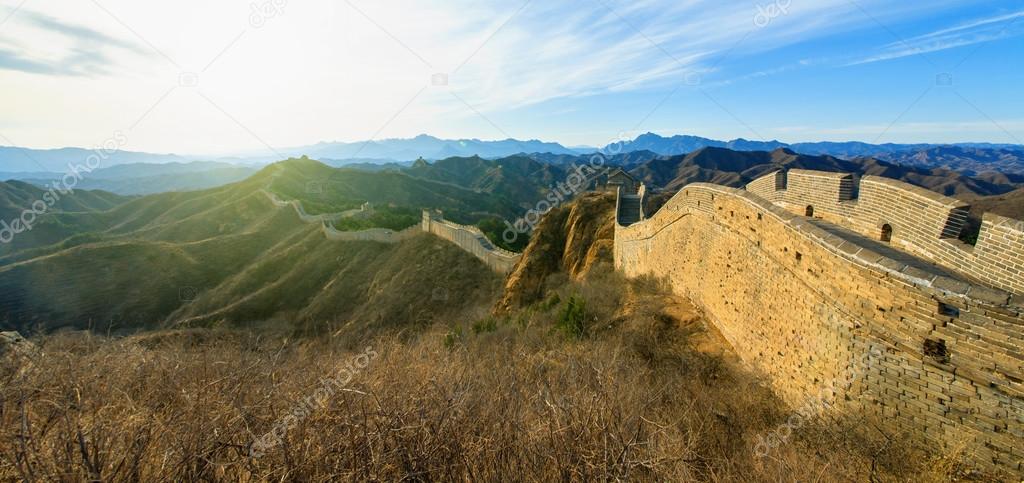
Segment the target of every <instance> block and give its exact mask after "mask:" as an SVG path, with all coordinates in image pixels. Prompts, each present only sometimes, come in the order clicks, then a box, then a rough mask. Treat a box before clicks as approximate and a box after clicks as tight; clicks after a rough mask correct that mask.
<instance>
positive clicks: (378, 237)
mask: <svg viewBox="0 0 1024 483" xmlns="http://www.w3.org/2000/svg"><path fill="white" fill-rule="evenodd" d="M323 232H324V236H326V237H327V239H328V240H335V241H374V242H379V243H398V242H400V241H403V240H408V239H409V238H412V237H413V236H416V234H418V233H422V232H423V230H422V229H421V228H420V226H419V225H413V226H410V227H409V228H406V229H404V230H400V231H394V230H389V229H387V228H370V229H368V230H359V231H340V230H337V229H335V228H334V227H333V226H330V225H329V224H327V223H326V222H325V223H323Z"/></svg>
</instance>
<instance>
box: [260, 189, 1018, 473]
mask: <svg viewBox="0 0 1024 483" xmlns="http://www.w3.org/2000/svg"><path fill="white" fill-rule="evenodd" d="M267 195H268V196H269V197H270V198H271V200H272V201H273V202H274V204H275V205H277V206H279V207H284V206H287V205H291V206H293V208H294V209H295V211H296V213H297V214H298V215H299V217H300V218H301V219H302V220H303V221H305V222H307V223H321V225H322V226H323V230H324V234H325V235H326V236H327V237H328V238H330V239H333V240H341V241H356V240H369V241H377V242H383V243H395V242H398V241H401V240H404V239H407V238H409V237H411V236H414V235H415V234H417V233H421V232H428V233H432V234H434V235H436V236H439V237H441V238H443V239H445V240H448V241H451V242H452V243H454V244H456V245H457V246H459V247H460V248H462V249H463V250H465V251H467V252H469V253H472V254H473V255H475V256H476V257H477V258H479V259H481V260H482V261H484V263H485V264H487V265H488V266H489V267H491V268H492V269H493V270H495V271H497V272H499V273H509V272H511V271H512V269H513V268H514V267H515V265H516V263H517V262H518V260H519V258H520V255H519V254H515V253H511V252H508V251H505V250H501V249H500V248H497V247H495V246H494V245H493V244H491V243H490V241H488V240H487V238H486V237H485V236H484V235H483V233H481V232H480V230H479V229H477V228H476V227H471V226H463V225H458V224H455V223H452V222H450V221H446V220H444V219H443V217H442V216H441V214H440V213H438V212H430V211H426V210H424V212H423V220H422V222H421V223H420V224H419V226H413V227H410V228H407V229H405V230H402V231H398V232H395V231H392V230H385V229H373V230H364V231H359V232H341V231H337V230H335V229H334V228H333V227H331V226H330V223H331V221H333V220H337V219H340V218H343V217H345V216H355V215H356V214H357V213H356V211H358V210H351V211H349V212H344V213H339V214H330V215H316V216H314V215H308V214H306V213H305V211H304V210H303V209H302V206H301V204H299V203H298V202H283V201H281V200H279V199H277V198H276V197H275V196H273V195H272V194H270V193H269V192H267ZM645 196H646V188H645V187H643V186H642V185H641V186H640V187H639V191H638V192H637V193H635V194H631V193H625V192H623V191H622V190H621V189H620V190H619V193H618V199H617V202H616V228H615V250H614V257H615V266H616V268H617V269H618V270H620V271H622V272H624V273H625V274H626V275H627V276H630V277H635V276H640V275H654V276H656V277H659V278H663V279H667V280H668V281H669V282H670V283H671V285H672V288H673V291H674V292H675V293H676V294H677V295H679V296H681V297H686V298H687V299H689V300H690V301H692V302H693V303H695V304H696V305H698V306H699V307H701V308H702V310H703V311H704V313H705V315H706V316H707V318H708V319H709V321H711V322H712V323H713V324H714V325H715V328H716V329H717V330H718V331H719V332H721V333H722V334H723V336H724V337H725V338H726V339H727V340H728V341H729V343H730V344H731V345H732V347H733V349H734V350H735V352H736V353H737V354H738V355H739V356H740V358H741V359H742V360H743V361H744V362H745V364H747V365H748V366H749V367H750V368H752V369H754V370H755V371H758V372H760V373H763V374H764V375H765V376H766V378H767V380H769V381H771V384H772V386H773V387H774V388H775V390H776V392H777V393H778V394H780V395H781V396H782V397H783V398H784V399H785V400H786V401H787V402H788V403H789V404H790V405H791V406H793V407H794V408H801V407H804V406H808V405H809V404H811V405H814V406H816V407H822V406H824V407H828V408H830V410H834V411H840V412H845V413H856V414H869V415H874V416H877V417H879V418H881V419H882V420H884V421H885V422H886V424H891V425H893V427H894V428H907V429H912V430H914V431H916V432H919V433H920V434H923V435H924V437H925V438H926V440H927V441H929V442H930V443H932V444H934V445H935V448H936V449H941V450H944V451H956V450H965V451H967V452H968V453H969V454H970V456H971V457H972V458H973V459H974V460H975V461H977V462H978V463H980V464H983V465H986V466H991V467H993V468H998V469H1001V470H1006V471H1010V472H1012V473H1015V474H1017V475H1024V258H1022V257H1024V223H1021V222H1019V221H1016V220H1010V219H1008V218H1003V217H1000V216H996V215H992V214H986V215H985V216H984V218H983V223H982V227H981V231H980V232H979V235H978V241H977V243H976V244H975V245H973V246H972V245H968V244H966V243H963V242H961V241H959V240H958V235H959V233H960V230H961V229H962V227H963V225H964V222H965V220H966V217H967V205H966V204H965V203H963V202H961V201H959V200H956V199H953V198H948V197H945V196H942V195H939V194H937V193H933V192H931V191H928V190H925V189H922V188H918V187H915V186H912V185H909V184H906V183H902V182H899V181H894V180H890V179H884V178H879V177H872V176H866V177H864V178H863V179H861V180H859V182H858V181H857V180H855V179H854V177H853V176H852V175H850V174H845V173H828V172H816V171H804V170H790V171H789V172H788V173H786V172H776V173H771V174H769V175H766V176H764V177H762V178H759V179H757V180H755V181H753V182H752V183H750V184H749V185H747V189H746V190H742V189H736V188H728V187H724V186H719V185H712V184H705V183H696V184H691V185H688V186H686V187H685V188H684V189H683V190H681V191H680V192H678V193H677V194H676V195H675V196H673V197H672V198H671V199H670V200H669V201H668V202H667V203H666V204H665V205H664V206H663V207H662V208H661V209H660V210H658V212H657V213H655V214H654V215H653V216H651V217H648V216H647V215H646V214H645V213H644V212H643V208H642V206H643V202H644V197H645ZM363 209H367V207H364V208H363ZM823 390H824V391H823ZM823 394H826V395H825V396H823Z"/></svg>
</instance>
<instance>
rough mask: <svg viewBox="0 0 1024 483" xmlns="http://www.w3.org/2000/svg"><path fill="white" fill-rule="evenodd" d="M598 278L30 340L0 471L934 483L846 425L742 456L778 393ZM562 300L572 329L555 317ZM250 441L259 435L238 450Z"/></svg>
mask: <svg viewBox="0 0 1024 483" xmlns="http://www.w3.org/2000/svg"><path fill="white" fill-rule="evenodd" d="M616 277H617V275H615V274H614V273H611V272H610V271H608V270H601V271H600V273H595V275H594V276H592V277H591V278H590V279H589V280H588V281H587V282H584V283H577V282H570V281H564V282H558V284H559V285H558V287H557V289H556V290H553V291H552V295H551V296H550V297H549V298H548V299H546V300H544V301H542V302H539V303H537V304H535V305H533V306H530V307H528V308H526V309H523V310H521V311H518V312H514V313H512V314H510V315H509V316H507V317H503V318H493V317H491V316H489V315H488V310H487V309H486V308H481V309H480V310H478V311H477V312H476V313H475V314H473V315H468V316H467V317H466V318H465V319H464V320H461V321H459V322H457V323H456V322H453V323H451V324H449V325H447V326H445V325H435V326H432V327H430V328H428V329H426V330H425V331H423V332H419V333H417V334H413V335H410V334H397V333H392V334H390V335H384V336H377V337H375V338H374V339H372V340H346V341H340V340H337V339H332V338H329V337H326V336H325V337H322V338H313V339H298V340H288V339H287V338H286V336H284V335H266V334H264V335H253V334H243V333H238V332H216V331H209V330H201V331H179V332H173V333H162V334H159V335H151V336H146V337H140V338H125V339H116V340H113V339H105V338H98V337H92V336H85V335H81V334H79V335H69V336H54V337H50V338H46V339H40V340H37V341H36V342H37V344H38V345H39V346H40V349H41V354H40V355H37V356H35V358H34V360H33V362H32V364H31V365H29V366H28V367H27V368H26V370H22V371H12V370H11V369H12V368H11V367H5V368H4V371H3V372H2V373H0V377H2V390H0V398H2V399H0V480H5V481H8V480H22V479H23V480H28V481H52V480H64V481H87V480H93V481H175V482H177V481H196V480H203V481H269V480H273V481H335V480H413V481H437V480H444V481H449V480H464V481H469V480H473V481H552V480H563V481H589V480H640V481H688V480H702V481H869V480H870V481H902V480H908V479H915V480H917V481H921V480H922V479H923V480H924V481H929V480H933V481H939V480H943V479H945V478H946V476H947V474H948V471H954V470H955V468H952V469H951V468H944V467H941V466H938V465H935V464H934V463H935V462H934V461H929V460H928V459H927V458H925V457H924V456H923V455H922V454H921V453H918V452H916V451H915V450H913V449H912V448H913V445H911V444H910V442H909V441H906V440H905V439H904V438H903V437H902V436H898V435H890V434H886V435H884V436H883V435H882V434H881V433H879V432H878V431H876V430H874V429H873V428H875V427H881V426H875V425H872V424H869V422H863V421H859V422H849V421H846V422H844V421H842V420H840V421H828V422H826V421H817V422H811V423H809V424H807V425H804V426H803V427H802V428H801V429H800V430H799V431H795V432H794V433H793V434H792V436H791V438H790V439H789V440H788V441H787V442H786V444H784V445H782V446H780V447H779V448H778V449H777V450H776V451H774V452H773V453H772V454H770V455H769V456H768V457H764V458H761V457H758V454H757V451H756V448H757V444H758V438H759V436H761V435H763V434H766V433H767V432H769V431H771V430H772V429H774V428H776V427H777V426H778V425H779V424H780V423H781V422H782V421H784V420H785V418H786V417H787V416H788V415H789V414H790V411H789V410H787V409H786V408H785V407H784V406H783V405H782V404H781V403H780V402H779V401H778V400H777V399H776V398H775V396H774V395H773V394H772V392H771V391H770V390H769V389H768V388H766V387H764V386H763V385H761V384H759V382H758V380H757V378H755V377H754V376H752V375H751V374H749V373H747V372H745V371H744V370H742V369H741V368H739V367H737V365H736V364H735V363H733V362H731V361H729V360H728V359H726V358H722V357H719V356H718V355H716V354H713V353H709V351H703V350H698V349H696V348H695V347H694V344H693V341H694V339H696V338H699V337H701V333H702V329H701V323H700V318H699V314H695V316H694V317H689V318H688V319H687V320H684V321H681V320H679V318H678V317H673V316H670V315H668V313H669V312H667V311H666V310H665V309H666V307H665V305H664V302H663V301H664V300H665V297H664V296H663V294H659V293H657V289H658V284H657V283H656V282H655V281H650V280H648V281H642V282H640V283H634V284H628V283H626V282H624V281H622V280H619V279H617V278H616ZM552 282H557V281H552ZM623 287H628V289H626V290H624V289H623ZM572 299H575V300H576V303H577V304H578V305H577V307H578V309H573V310H567V307H569V305H570V304H569V302H568V301H569V300H572ZM567 314H569V315H567ZM574 314H575V315H574ZM570 316H571V317H576V318H577V319H578V320H577V322H578V325H579V327H580V330H578V331H574V330H563V329H560V328H559V327H560V325H559V324H560V323H562V322H564V321H563V320H562V319H563V318H564V317H570ZM352 348H355V349H352ZM367 351H369V352H372V356H364V358H363V360H362V361H359V362H355V363H354V362H353V361H356V360H358V359H356V356H357V355H359V354H366V353H368V352H367ZM362 362H365V368H363V364H361V363H362ZM19 372H20V373H19ZM327 387H330V388H332V389H331V390H329V391H325V390H324V388H327ZM864 428H868V429H864ZM275 431H276V432H277V435H278V436H281V438H280V441H279V443H278V442H276V441H275V438H274V437H272V436H273V435H274V434H275ZM268 434H270V435H271V437H269V438H268V437H267V435H268ZM256 441H261V442H267V441H270V444H269V445H265V444H264V445H258V446H257V448H256V449H258V450H259V451H255V452H254V446H253V443H254V442H256ZM254 453H256V454H254ZM260 453H262V454H260ZM935 468H938V469H935Z"/></svg>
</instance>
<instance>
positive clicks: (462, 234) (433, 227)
mask: <svg viewBox="0 0 1024 483" xmlns="http://www.w3.org/2000/svg"><path fill="white" fill-rule="evenodd" d="M263 194H264V195H266V196H267V198H269V199H270V202H271V203H273V204H274V206H277V207H279V208H285V207H291V208H292V209H294V210H295V213H296V214H297V215H298V217H299V219H300V220H302V221H303V222H305V223H310V224H313V223H319V224H320V226H321V229H322V230H323V233H324V236H325V237H327V239H329V240H335V241H372V242H379V243H398V242H400V241H403V240H407V239H409V238H412V237H413V236H415V235H417V234H419V233H424V232H425V233H431V234H433V235H435V236H437V237H440V238H442V239H444V240H447V241H449V242H451V243H454V244H455V245H456V246H458V247H459V248H461V249H463V250H465V251H466V252H469V253H471V254H472V255H473V256H475V257H477V258H479V259H480V260H481V261H482V262H484V264H486V265H487V266H488V267H490V268H491V269H492V270H494V271H496V272H498V273H502V274H507V273H509V272H511V271H512V269H513V268H514V267H515V265H516V263H517V262H518V261H519V258H520V256H521V255H520V254H518V253H513V252H510V251H508V250H503V249H501V248H499V247H497V246H494V244H493V243H491V242H490V240H488V239H487V237H486V236H485V235H484V234H483V232H481V231H480V229H479V228H477V227H475V226H466V225H460V224H458V223H453V222H451V221H448V220H445V219H444V217H443V216H442V215H441V213H440V212H438V211H428V210H423V219H422V221H421V222H420V223H417V224H416V225H413V226H410V227H409V228H406V229H404V230H400V231H395V230H389V229H386V228H371V229H368V230H359V231H341V230H337V229H335V228H334V226H333V225H332V224H331V223H332V222H334V221H337V220H340V219H342V218H348V217H353V216H362V215H365V214H367V213H368V212H370V211H371V210H372V208H371V207H370V205H369V204H364V205H363V206H362V207H361V208H357V209H354V210H348V211H343V212H340V213H327V214H321V215H310V214H308V213H306V211H305V210H304V209H303V208H302V203H300V202H299V201H296V200H293V201H284V200H281V199H280V198H278V197H277V196H276V195H274V194H273V193H271V192H270V191H267V190H263Z"/></svg>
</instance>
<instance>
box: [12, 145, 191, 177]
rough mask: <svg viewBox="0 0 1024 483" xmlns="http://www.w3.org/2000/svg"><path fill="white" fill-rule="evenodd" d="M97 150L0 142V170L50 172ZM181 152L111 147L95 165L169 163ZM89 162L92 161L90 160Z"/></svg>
mask: <svg viewBox="0 0 1024 483" xmlns="http://www.w3.org/2000/svg"><path fill="white" fill-rule="evenodd" d="M96 154H97V153H96V152H95V151H93V150H90V149H81V148H60V149H29V148H17V147H8V146H0V171H2V172H4V173H18V172H47V171H49V172H54V173H62V174H63V173H66V172H68V171H69V169H70V168H69V167H68V165H69V164H71V165H73V166H76V165H83V166H84V165H86V163H87V160H88V159H89V156H94V155H96ZM186 161H188V159H185V158H184V157H182V156H178V155H176V154H151V153H138V152H133V151H114V152H111V153H109V155H108V156H106V158H101V159H100V160H99V165H98V168H97V169H99V168H105V167H111V166H116V165H119V164H132V163H156V164H162V163H173V162H186ZM93 164H96V162H95V161H93Z"/></svg>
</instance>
